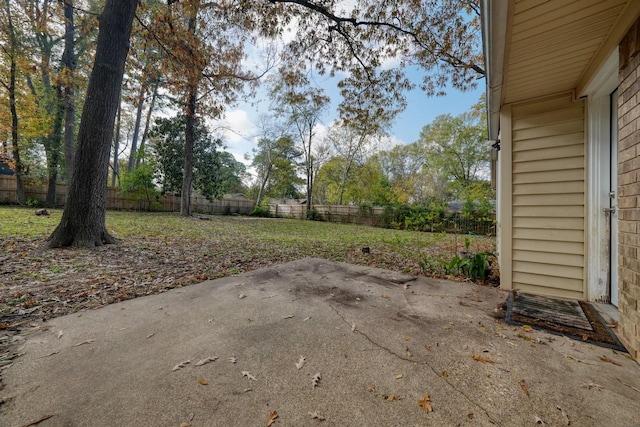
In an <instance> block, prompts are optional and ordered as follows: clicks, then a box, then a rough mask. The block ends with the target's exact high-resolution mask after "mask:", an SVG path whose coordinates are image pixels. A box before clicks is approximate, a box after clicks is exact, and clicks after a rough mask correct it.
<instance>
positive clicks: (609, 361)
mask: <svg viewBox="0 0 640 427" xmlns="http://www.w3.org/2000/svg"><path fill="white" fill-rule="evenodd" d="M600 360H602V361H603V362H607V363H611V364H614V365H616V366H622V365H621V364H620V363H618V362H616V361H615V360H613V359H609V358H608V357H607V356H602V357H601V358H600Z"/></svg>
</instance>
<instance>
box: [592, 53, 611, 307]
mask: <svg viewBox="0 0 640 427" xmlns="http://www.w3.org/2000/svg"><path fill="white" fill-rule="evenodd" d="M616 87H618V49H615V50H614V51H613V53H611V55H610V56H609V59H607V61H606V63H605V64H604V66H603V67H602V68H601V69H600V71H598V73H597V75H596V76H595V77H594V78H593V79H592V82H591V84H590V85H589V87H587V88H586V90H585V92H586V94H587V96H588V106H587V109H588V112H587V118H588V119H587V121H588V125H587V126H588V129H587V133H588V137H587V201H586V205H587V206H586V216H587V231H588V233H587V259H588V262H587V299H588V300H589V301H597V302H609V301H608V299H609V296H608V293H609V291H608V281H609V261H608V259H609V241H608V233H607V231H606V230H607V228H608V227H607V223H606V222H607V221H606V218H605V216H604V215H603V213H602V210H603V209H604V208H607V207H609V198H608V197H606V194H607V193H608V191H609V189H608V184H607V183H608V180H609V167H610V166H609V160H608V159H609V148H608V143H607V144H604V143H602V141H609V138H610V132H611V123H610V117H609V114H610V105H609V103H610V98H609V95H610V94H611V92H613V91H614V90H615V88H616Z"/></svg>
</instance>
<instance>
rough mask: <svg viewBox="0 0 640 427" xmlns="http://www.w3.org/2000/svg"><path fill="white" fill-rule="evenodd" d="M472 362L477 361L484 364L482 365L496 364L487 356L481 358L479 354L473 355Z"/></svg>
mask: <svg viewBox="0 0 640 427" xmlns="http://www.w3.org/2000/svg"><path fill="white" fill-rule="evenodd" d="M473 360H477V361H478V362H484V363H496V361H495V360H493V359H492V358H490V357H488V356H482V355H480V354H474V355H473Z"/></svg>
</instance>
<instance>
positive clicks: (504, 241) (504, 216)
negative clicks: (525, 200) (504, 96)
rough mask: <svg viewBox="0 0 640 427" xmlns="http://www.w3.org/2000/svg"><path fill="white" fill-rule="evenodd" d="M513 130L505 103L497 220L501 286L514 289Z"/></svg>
mask: <svg viewBox="0 0 640 427" xmlns="http://www.w3.org/2000/svg"><path fill="white" fill-rule="evenodd" d="M511 132H512V131H511V105H503V106H502V109H501V110H500V152H499V161H498V190H497V193H498V218H497V220H498V257H499V258H498V262H499V263H500V287H501V288H502V289H507V290H511V289H513V280H512V279H513V270H512V269H513V266H512V263H513V252H512V240H513V185H512V184H513V183H512V178H513V175H512V171H513V154H512V153H513V149H512V143H511Z"/></svg>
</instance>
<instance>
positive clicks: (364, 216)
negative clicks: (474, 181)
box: [269, 204, 496, 236]
mask: <svg viewBox="0 0 640 427" xmlns="http://www.w3.org/2000/svg"><path fill="white" fill-rule="evenodd" d="M311 207H312V211H313V219H314V220H317V221H328V222H343V223H351V224H363V225H370V226H373V227H390V228H409V229H415V228H411V227H407V226H406V224H405V223H404V222H403V223H400V224H396V223H392V222H391V221H390V220H389V218H388V217H387V216H386V215H387V211H386V209H385V208H383V207H379V206H375V207H367V208H360V207H358V206H342V205H312V206H311ZM269 212H270V213H271V215H273V216H275V217H278V218H290V219H305V218H306V217H307V205H303V204H300V205H289V204H271V205H269ZM420 230H421V231H430V232H442V231H445V232H448V233H454V232H457V233H474V234H482V235H492V236H495V233H496V227H495V214H494V213H492V214H490V215H488V216H487V217H486V218H473V217H471V218H469V217H467V216H465V215H463V214H462V213H460V212H449V213H447V214H446V215H445V217H444V218H439V219H437V220H434V221H433V222H432V223H430V224H428V225H426V226H424V227H421V228H420Z"/></svg>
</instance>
